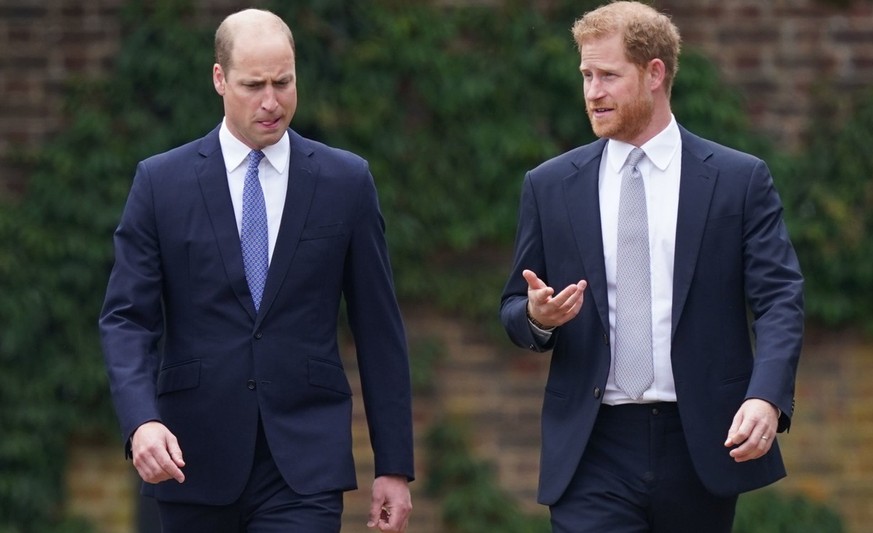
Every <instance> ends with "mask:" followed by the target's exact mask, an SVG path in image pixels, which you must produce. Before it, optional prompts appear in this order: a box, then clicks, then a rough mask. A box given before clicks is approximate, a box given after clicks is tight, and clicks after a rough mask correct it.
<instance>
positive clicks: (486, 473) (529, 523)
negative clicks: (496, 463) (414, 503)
mask: <svg viewBox="0 0 873 533" xmlns="http://www.w3.org/2000/svg"><path fill="white" fill-rule="evenodd" d="M427 473H428V480H427V492H428V494H430V495H431V496H433V497H436V498H438V499H440V500H442V502H443V506H442V509H443V523H444V524H445V526H447V528H448V531H450V532H451V533H479V532H481V531H500V532H501V533H548V532H549V531H551V527H550V525H549V519H548V517H547V516H539V515H534V516H528V515H526V514H524V513H522V512H521V511H520V510H519V509H518V506H517V505H516V503H515V502H514V501H513V499H512V498H511V497H510V496H509V495H508V494H506V493H505V492H504V491H502V490H500V489H499V488H498V487H497V486H496V484H495V482H494V471H493V469H492V467H491V465H489V464H488V463H486V462H483V461H479V460H477V459H475V458H473V456H472V454H471V453H470V450H469V447H468V445H467V436H466V434H465V431H464V430H463V429H462V425H461V424H460V423H459V422H457V421H449V420H444V421H442V422H439V423H437V424H435V425H434V426H433V427H432V428H431V429H430V431H429V432H428V435H427Z"/></svg>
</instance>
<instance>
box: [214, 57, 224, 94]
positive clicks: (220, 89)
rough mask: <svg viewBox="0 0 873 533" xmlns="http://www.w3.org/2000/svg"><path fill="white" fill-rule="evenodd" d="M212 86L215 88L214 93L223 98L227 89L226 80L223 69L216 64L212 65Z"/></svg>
mask: <svg viewBox="0 0 873 533" xmlns="http://www.w3.org/2000/svg"><path fill="white" fill-rule="evenodd" d="M212 85H213V86H214V87H215V92H217V93H218V94H220V95H221V96H224V92H225V90H226V89H227V79H226V78H225V77H224V69H222V68H221V65H219V64H218V63H216V64H214V65H212Z"/></svg>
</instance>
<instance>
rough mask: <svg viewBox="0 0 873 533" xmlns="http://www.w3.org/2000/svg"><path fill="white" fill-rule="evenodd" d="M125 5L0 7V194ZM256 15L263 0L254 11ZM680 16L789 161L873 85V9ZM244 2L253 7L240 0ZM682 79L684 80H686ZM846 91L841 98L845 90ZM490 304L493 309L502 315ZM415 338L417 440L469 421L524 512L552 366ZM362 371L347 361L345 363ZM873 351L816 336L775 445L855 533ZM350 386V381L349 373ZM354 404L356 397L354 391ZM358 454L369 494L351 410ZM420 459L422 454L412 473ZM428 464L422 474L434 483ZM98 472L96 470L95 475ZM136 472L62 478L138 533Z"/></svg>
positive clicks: (222, 3)
mask: <svg viewBox="0 0 873 533" xmlns="http://www.w3.org/2000/svg"><path fill="white" fill-rule="evenodd" d="M122 3H123V0H92V1H90V2H80V1H73V0H0V102H2V103H0V196H3V195H4V194H8V190H9V189H13V188H15V187H17V186H19V185H20V184H23V183H25V176H24V175H23V172H22V171H21V170H19V169H16V168H14V167H13V166H12V165H11V164H10V163H9V160H8V158H5V157H4V156H2V154H3V153H5V152H6V151H7V150H9V149H10V147H12V146H13V145H20V146H23V147H26V148H35V147H38V146H39V145H40V144H41V143H43V142H44V141H46V139H48V138H50V137H51V135H53V134H54V133H56V132H57V131H58V130H59V128H60V127H61V125H62V124H63V113H62V109H61V103H62V94H63V87H64V84H65V83H66V82H67V81H68V80H70V79H71V78H73V77H76V76H87V75H97V74H100V73H102V72H105V71H106V69H107V68H108V66H109V65H111V63H112V59H113V56H114V54H115V52H116V51H117V49H118V42H119V38H120V33H121V29H120V25H119V23H118V9H119V7H120V5H121V4H122ZM252 3H253V4H255V5H257V4H258V2H252ZM656 3H657V5H658V6H659V7H662V8H664V9H666V10H668V11H670V12H671V13H672V16H673V18H674V20H675V21H676V23H677V24H678V26H679V27H680V30H681V31H682V33H683V37H684V40H685V43H686V46H687V47H696V48H699V49H701V50H703V51H704V52H705V53H706V55H708V56H709V57H710V58H712V59H713V60H715V61H716V63H717V64H718V65H719V68H720V70H721V72H722V74H723V75H724V77H725V79H726V81H727V82H728V83H730V84H732V85H736V86H738V87H740V88H741V89H742V90H743V91H744V93H745V95H746V97H747V101H748V109H749V111H750V113H751V119H752V121H753V123H754V124H756V125H757V126H758V127H760V128H761V130H762V131H764V132H765V133H766V134H768V135H769V136H771V137H772V138H774V139H776V140H780V141H783V142H784V143H786V145H787V146H788V147H790V148H794V149H796V148H797V147H798V146H799V143H800V141H801V139H802V135H803V132H804V129H805V127H806V125H807V118H808V116H809V113H810V112H811V111H812V109H813V108H814V105H815V100H814V99H813V97H812V92H813V90H814V89H815V88H816V87H817V85H819V84H823V85H826V86H831V87H832V88H834V89H836V90H838V91H850V90H855V89H858V88H861V87H865V86H867V85H870V84H871V83H873V30H871V28H873V3H871V2H869V1H858V2H855V4H854V6H853V7H852V8H850V9H848V10H845V11H837V10H833V9H830V8H826V7H822V5H821V4H820V3H817V2H815V1H813V0H771V1H767V2H761V1H758V0H659V1H657V2H656ZM195 5H197V6H198V8H197V9H198V16H200V17H203V19H204V20H208V21H210V23H214V22H217V21H218V20H219V19H220V17H221V16H223V15H224V14H226V13H228V12H230V11H232V10H234V9H237V8H240V7H243V3H242V2H237V1H234V0H213V1H211V2H210V1H208V0H199V1H197V2H195ZM246 5H248V3H246ZM680 75H681V74H680ZM837 94H840V93H837ZM495 305H496V304H495ZM408 324H409V331H410V336H413V337H414V336H420V335H426V336H432V335H437V336H439V337H440V338H441V339H443V342H445V344H446V346H447V347H448V348H449V350H448V356H447V357H446V359H445V360H443V361H442V362H441V363H440V365H439V366H438V368H437V376H438V380H437V385H436V387H435V390H434V392H433V394H432V395H431V396H429V397H428V398H422V399H417V402H416V428H417V438H419V439H420V438H421V437H422V435H423V434H424V432H425V431H426V428H427V427H428V425H429V424H430V422H432V421H433V419H434V418H435V417H436V416H437V415H440V414H443V413H449V414H453V415H457V416H460V417H461V418H463V419H466V420H468V421H469V424H470V427H471V428H475V431H474V432H473V442H472V445H473V448H474V450H475V452H476V453H477V455H478V456H479V457H481V458H483V459H486V460H490V461H492V462H493V463H494V464H495V465H496V473H497V476H498V481H499V482H500V484H501V486H503V487H505V488H506V489H507V490H510V491H511V492H512V493H513V494H514V495H515V496H516V497H517V498H518V500H519V502H521V503H522V504H523V505H524V506H525V507H526V508H528V509H529V510H531V511H542V510H541V509H539V508H538V507H537V506H536V505H535V504H534V503H533V501H534V494H535V488H536V468H537V467H536V464H537V457H538V451H537V450H538V446H539V433H538V431H539V426H538V424H539V422H538V417H539V414H538V413H539V407H540V403H541V393H542V386H543V383H544V380H545V372H546V366H547V364H548V357H547V356H542V355H539V356H538V355H535V354H528V353H526V352H521V351H519V350H516V349H514V348H512V347H509V346H508V344H507V343H503V344H497V345H492V344H487V343H485V342H483V341H482V340H481V338H479V337H478V336H477V335H476V333H475V331H473V330H472V329H471V328H470V327H469V324H465V323H463V322H455V321H452V320H449V319H446V318H444V317H439V316H433V315H429V314H427V313H418V312H413V313H411V314H410V316H409V318H408ZM350 366H351V369H352V370H353V365H351V364H350ZM870 375H873V343H871V341H869V340H864V339H861V338H858V337H853V336H851V335H846V334H844V333H842V332H839V333H837V332H822V331H819V332H813V333H812V334H810V336H809V341H808V343H807V346H806V348H805V352H804V359H803V362H802V364H801V368H800V376H799V382H798V400H797V401H798V406H797V413H796V416H795V421H794V426H793V429H792V431H791V434H790V435H788V436H786V437H780V442H781V444H782V446H783V449H784V452H785V456H786V461H787V464H788V468H789V477H788V478H787V479H786V480H784V481H782V482H780V484H779V487H780V488H781V489H784V490H799V491H802V492H804V493H805V494H808V495H810V496H812V497H815V498H819V499H821V500H822V501H827V502H829V503H831V504H833V505H834V506H836V507H837V508H838V509H840V510H841V512H842V513H843V515H844V516H845V517H846V518H847V520H848V522H849V526H850V530H849V531H850V533H851V532H858V533H860V532H861V531H865V530H866V529H868V528H867V526H868V525H869V524H870V523H871V522H873V508H871V506H870V505H869V502H870V501H873V404H871V402H869V398H870V397H871V396H873V380H871V379H869V378H868V377H867V376H870ZM352 378H353V379H352V382H353V383H356V380H355V379H354V376H352ZM357 397H358V398H360V395H359V394H358V395H357ZM357 409H358V411H356V415H355V421H356V430H355V438H356V441H355V442H356V444H355V446H356V448H355V454H356V457H357V458H358V461H359V464H360V466H361V468H360V471H359V482H360V484H361V486H362V487H363V488H364V489H367V488H368V485H369V483H370V480H371V478H372V463H371V458H370V452H369V445H368V442H367V437H366V435H367V433H366V429H365V427H364V425H363V415H362V413H361V411H360V405H358V406H357ZM422 455H423V450H422V448H421V446H419V452H418V457H419V462H420V463H421V462H422V459H423V457H422ZM422 468H423V467H421V466H420V468H419V475H420V477H426V476H427V472H425V471H423V470H422ZM95 472H96V474H95ZM129 476H130V465H129V464H126V463H125V462H124V461H123V460H121V459H120V454H119V453H118V445H117V443H115V442H102V441H94V440H93V439H90V438H82V439H76V440H74V441H73V443H72V444H71V461H70V471H69V474H68V476H67V478H68V490H69V494H70V498H69V502H68V508H69V509H70V510H71V512H74V513H79V514H84V515H86V516H91V517H94V518H95V519H96V520H97V521H98V522H99V523H100V524H101V525H102V527H103V530H104V531H106V532H112V533H133V531H134V526H133V522H134V517H133V513H134V509H133V505H132V504H131V503H130V500H131V498H134V497H135V496H134V494H135V492H134V489H132V488H131V486H130V477H129ZM423 485H424V484H423V483H421V482H416V483H414V484H413V490H414V497H415V505H416V509H415V512H414V518H413V522H412V523H413V527H412V528H411V531H415V532H416V533H430V532H432V531H433V532H436V531H439V530H440V529H441V528H440V525H439V509H438V507H437V506H436V505H435V504H434V503H433V502H428V501H427V499H426V498H425V497H424V495H423V494H422V493H421V491H422V489H423ZM367 497H368V490H362V491H358V492H355V493H351V494H349V496H348V497H347V500H346V502H347V517H346V524H347V525H346V527H345V528H344V531H348V532H351V533H355V532H358V531H360V532H363V531H365V530H366V528H365V527H364V526H363V524H364V523H365V522H366V519H365V518H364V517H365V513H366V511H365V510H366V507H367Z"/></svg>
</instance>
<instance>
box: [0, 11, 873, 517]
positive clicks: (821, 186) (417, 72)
mask: <svg viewBox="0 0 873 533" xmlns="http://www.w3.org/2000/svg"><path fill="white" fill-rule="evenodd" d="M595 3H599V2H595V1H593V0H592V1H583V2H578V1H570V0H558V1H554V2H549V3H548V7H543V6H539V7H534V6H533V5H532V4H536V3H531V2H522V1H520V0H510V1H507V2H503V3H501V4H500V5H499V6H489V7H484V6H478V5H475V4H472V5H464V6H447V5H442V3H434V2H426V1H423V0H418V1H406V2H403V1H398V0H375V1H373V2H367V3H364V2H351V1H348V0H319V1H313V2H281V1H279V0H276V1H274V2H272V4H273V5H272V6H270V7H272V9H273V10H274V11H275V12H276V13H278V14H280V15H282V16H283V17H284V18H285V19H286V20H288V21H289V24H290V25H291V27H292V28H293V29H294V32H295V36H296V40H297V51H298V65H297V66H298V77H299V94H300V100H301V105H300V108H299V109H298V115H297V117H295V120H294V127H295V128H296V129H297V130H298V131H300V132H301V133H303V134H304V135H308V136H311V137H314V138H316V139H319V140H322V141H324V142H327V143H328V144H332V145H335V146H338V147H341V148H346V149H349V150H352V151H354V152H357V153H360V154H361V155H363V156H365V157H367V158H368V159H369V161H370V162H371V166H372V169H373V173H374V175H375V177H376V180H377V182H378V185H379V190H380V197H381V201H382V205H383V210H384V213H385V218H386V220H387V222H388V232H389V235H388V236H389V240H390V242H391V249H392V254H393V257H394V266H395V273H396V277H397V287H398V291H399V292H400V294H401V296H402V297H403V298H405V299H414V300H419V301H425V302H427V303H428V304H433V305H437V306H439V307H440V308H443V309H449V310H452V311H460V312H462V313H463V314H464V316H467V317H470V318H472V319H474V320H475V321H476V323H480V324H486V325H488V326H494V325H495V324H496V320H495V318H494V317H495V311H494V309H495V307H496V302H497V300H498V297H499V291H500V288H501V286H502V283H503V278H504V276H505V273H506V271H507V268H508V256H509V252H510V250H509V249H510V247H511V242H512V238H513V234H514V229H515V214H516V207H517V201H518V191H519V185H520V182H521V179H522V176H523V174H524V172H525V171H526V170H527V169H529V168H532V167H533V166H535V165H537V164H538V163H539V162H541V161H543V160H544V159H547V158H549V157H552V156H554V155H557V154H558V153H560V152H562V151H565V150H567V149H569V148H571V147H573V146H576V145H579V144H582V143H584V142H587V141H589V140H591V139H592V138H593V137H592V134H591V131H590V129H589V127H588V123H587V120H586V118H585V117H584V104H583V102H582V98H581V78H580V76H579V75H578V72H577V65H578V56H577V54H576V51H575V48H574V45H573V43H572V39H571V38H570V35H569V27H570V25H571V24H572V21H573V20H574V18H576V17H577V16H578V15H579V14H581V13H582V12H583V11H585V10H587V9H589V8H590V7H593V6H594V5H595ZM192 20H193V19H192V10H191V8H190V5H189V2H188V1H186V0H151V1H146V0H128V3H127V5H126V7H125V31H124V32H123V34H124V35H125V36H126V37H125V40H124V42H123V43H122V48H121V51H120V54H119V56H118V58H117V63H116V65H115V69H114V71H113V72H112V73H111V75H110V76H109V77H107V78H106V79H104V80H98V81H93V80H92V81H85V80H78V81H76V82H75V83H74V84H72V86H71V87H70V92H69V102H68V117H69V120H68V126H67V128H66V129H65V130H64V131H63V132H61V133H60V134H59V135H58V136H57V137H56V138H55V139H53V140H52V141H51V142H50V143H49V144H48V145H47V146H46V147H45V150H42V151H40V152H39V153H37V154H19V157H20V160H21V162H22V163H23V164H27V165H30V166H31V167H32V168H33V173H32V175H31V177H30V179H29V180H28V182H27V184H26V186H27V192H26V195H25V196H24V197H23V198H22V199H21V200H20V201H19V202H18V203H14V204H12V203H10V204H4V205H2V206H0V291H2V294H3V298H2V299H0V368H2V371H0V432H2V435H3V438H2V439H0V532H2V533H31V532H43V531H55V530H57V531H62V530H64V529H65V528H66V529H72V528H76V530H77V531H78V530H79V529H81V527H83V526H80V525H79V524H77V523H74V522H69V523H65V522H64V520H63V517H62V514H63V513H62V510H61V509H62V505H61V502H62V500H63V496H64V495H63V489H62V487H63V483H62V479H61V478H62V472H63V468H64V462H65V447H66V442H67V437H68V435H69V434H70V433H71V432H73V431H82V432H92V431H113V432H114V431H115V422H114V419H113V417H112V415H111V409H110V408H109V405H108V403H109V402H108V387H107V384H106V380H105V376H104V371H103V363H102V359H101V357H100V355H99V353H100V349H99V344H98V339H97V332H96V325H95V320H96V317H97V315H98V312H99V308H100V304H101V301H102V295H103V292H104V290H105V283H106V278H107V275H108V272H109V268H110V266H111V261H112V248H111V241H110V235H111V233H112V231H113V229H114V227H115V224H116V223H117V220H118V216H119V213H120V210H121V208H122V205H123V203H124V200H125V197H126V195H127V191H128V188H129V185H130V178H131V176H132V174H133V169H134V167H135V164H136V162H137V161H138V160H140V159H142V158H144V157H146V156H148V155H151V154H153V153H156V152H160V151H163V150H165V149H168V148H170V147H173V146H176V145H179V144H182V143H184V142H187V141H189V140H191V139H193V138H196V137H199V136H201V135H203V134H205V133H206V132H207V131H209V130H210V129H212V128H213V127H215V125H216V124H217V123H218V121H219V120H220V117H221V113H222V111H221V102H220V99H219V98H218V97H217V96H216V95H215V94H214V90H213V88H212V84H211V80H210V74H209V72H210V67H211V64H212V32H213V31H214V28H212V27H209V28H203V27H199V26H197V25H196V24H193V23H192ZM871 101H873V100H871ZM871 109H873V104H870V103H869V102H868V103H862V104H860V105H859V108H858V112H857V113H856V114H855V116H854V118H853V119H852V121H851V122H850V123H849V125H848V127H847V128H845V129H842V130H840V129H836V128H834V127H832V126H831V125H830V124H828V123H827V122H823V123H822V125H821V126H820V128H819V129H818V130H817V131H820V132H821V135H820V136H818V137H815V139H814V140H813V145H814V146H815V148H816V150H815V151H814V152H813V151H810V156H809V157H808V158H803V159H802V160H799V161H789V160H787V158H785V157H784V156H781V155H779V154H775V153H773V152H772V150H771V149H770V148H769V146H768V143H767V142H766V140H765V139H760V138H758V137H756V136H755V135H751V134H750V131H749V130H750V128H749V127H748V124H747V123H746V120H745V118H744V116H743V113H742V101H741V100H740V99H739V97H738V96H737V95H736V93H735V92H733V91H731V90H729V89H727V88H725V86H724V84H723V83H722V82H721V81H720V80H719V79H718V76H717V73H716V72H715V70H714V69H713V67H712V65H711V64H709V63H708V62H707V61H706V60H705V59H703V58H702V57H700V56H698V55H695V54H694V53H693V51H689V52H687V53H686V54H685V55H684V56H683V63H682V68H681V71H680V74H679V77H678V78H677V81H676V87H675V89H674V110H675V114H676V116H677V118H678V120H679V121H680V122H681V123H682V124H684V125H686V126H688V127H690V128H691V129H693V130H695V131H697V132H699V133H701V134H703V135H706V136H709V137H710V138H713V139H715V140H717V141H720V142H723V143H726V144H730V145H732V146H736V147H739V148H741V149H747V150H750V151H753V152H755V153H757V154H759V155H762V156H764V157H766V158H767V159H768V162H770V163H771V167H772V168H774V174H775V175H776V176H777V182H778V183H779V185H780V189H782V190H783V194H784V196H785V197H786V198H787V201H786V207H787V211H788V214H789V215H790V220H789V221H790V222H792V230H793V231H794V234H795V240H796V241H797V244H798V249H799V252H800V253H801V259H802V262H803V265H804V267H805V269H806V274H807V279H808V280H809V285H808V286H809V295H810V296H809V300H810V309H811V310H812V311H813V312H814V313H816V316H819V317H823V318H825V319H827V320H828V321H830V322H832V323H838V322H841V321H848V320H857V321H866V322H867V323H870V322H871V321H873V309H871V307H870V306H871V305H873V304H871V303H870V302H858V301H857V299H852V296H851V295H861V294H869V293H870V292H871V284H873V279H871V276H873V274H871V272H873V270H871V269H869V268H865V266H866V265H867V264H868V263H869V259H870V257H871V255H873V250H871V242H870V238H869V235H870V231H871V218H870V217H871V215H870V212H871V209H869V207H870V205H871V202H873V199H871V195H873V193H871V188H870V181H869V176H870V175H871V168H870V161H869V158H867V159H865V158H864V156H865V155H866V151H865V147H866V146H869V145H870V143H869V136H870V133H869V132H870V131H873V127H871V126H873V111H871ZM813 154H814V155H813ZM782 180H784V181H782ZM495 327H496V326H495ZM425 353H430V355H429V356H428V357H429V358H431V359H433V360H435V358H436V357H437V356H438V350H430V351H428V350H425ZM431 359H429V360H431ZM428 364H430V363H427V362H425V365H424V367H423V368H422V369H421V372H422V373H424V374H426V373H427V365H428ZM119 453H120V452H119ZM468 467H469V472H468V473H470V475H472V477H473V479H474V480H475V479H481V478H484V477H487V473H485V471H482V470H480V469H479V467H475V465H472V466H471V465H468ZM477 472H478V473H477ZM465 475H466V474H465ZM458 479H460V478H458ZM471 490H472V489H471ZM477 490H478V489H477ZM489 498H492V497H491V496H489ZM501 498H502V496H501V497H498V496H493V498H492V499H485V500H483V501H484V502H489V501H490V502H495V501H497V502H502V501H503V500H502V499H501ZM459 505H460V504H459ZM65 524H66V525H65ZM458 527H460V526H458ZM507 531H508V530H507Z"/></svg>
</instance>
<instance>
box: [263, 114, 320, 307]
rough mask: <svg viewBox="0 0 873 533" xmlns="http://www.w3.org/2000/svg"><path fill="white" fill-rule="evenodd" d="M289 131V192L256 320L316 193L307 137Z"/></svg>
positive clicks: (281, 275) (283, 270) (282, 275)
mask: <svg viewBox="0 0 873 533" xmlns="http://www.w3.org/2000/svg"><path fill="white" fill-rule="evenodd" d="M288 134H289V137H290V140H291V156H290V160H289V162H288V192H287V193H286V195H285V207H284V208H283V210H282V223H281V225H280V226H279V235H278V236H277V238H276V247H275V248H274V249H273V257H272V258H271V260H270V270H269V272H268V273H267V284H266V285H265V286H264V295H263V297H262V299H261V308H260V312H259V314H258V321H259V322H260V321H261V320H262V319H263V317H264V316H265V315H266V314H267V312H268V311H269V310H270V306H271V305H272V304H273V301H274V300H275V299H276V294H278V292H279V288H280V287H281V286H282V281H283V280H284V279H285V275H286V273H287V272H288V268H289V267H290V266H291V260H292V259H293V258H294V253H295V252H296V251H297V245H298V243H299V242H300V235H301V233H303V227H304V225H305V224H306V218H307V217H308V216H309V208H310V206H311V205H312V198H313V196H314V195H315V185H316V176H318V163H317V162H316V161H315V159H314V158H313V157H312V154H313V152H314V150H313V148H312V146H311V145H310V143H309V141H307V140H306V139H305V138H303V137H301V136H300V135H298V134H296V133H294V132H293V131H291V130H288Z"/></svg>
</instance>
